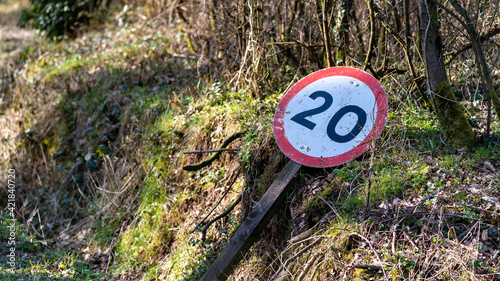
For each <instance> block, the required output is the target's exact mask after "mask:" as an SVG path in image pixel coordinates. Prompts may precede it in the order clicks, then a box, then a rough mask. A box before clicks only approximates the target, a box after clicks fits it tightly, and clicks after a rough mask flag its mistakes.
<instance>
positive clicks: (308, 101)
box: [274, 67, 387, 167]
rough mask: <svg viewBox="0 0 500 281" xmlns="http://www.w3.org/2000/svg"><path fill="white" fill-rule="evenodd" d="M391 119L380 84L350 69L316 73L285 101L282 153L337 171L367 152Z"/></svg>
mask: <svg viewBox="0 0 500 281" xmlns="http://www.w3.org/2000/svg"><path fill="white" fill-rule="evenodd" d="M386 117H387V99H386V96H385V93H384V91H383V89H382V87H381V85H380V83H379V82H378V81H377V80H376V79H375V78H373V77H372V76H371V75H369V74H368V73H366V72H364V71H361V70H359V69H355V68H350V67H333V68H328V69H325V70H321V71H318V72H315V73H313V74H311V75H309V76H307V77H305V78H304V79H302V80H301V81H299V82H298V83H297V84H295V85H294V86H293V87H292V88H291V89H290V91H288V93H287V94H286V95H285V96H284V97H283V99H282V101H281V102H280V104H279V106H278V109H277V111H276V115H275V120H274V132H275V137H276V142H277V143H278V146H279V147H280V149H281V150H282V151H283V152H284V153H285V154H286V155H287V156H288V157H290V158H291V159H292V160H294V161H296V162H298V163H300V164H302V165H306V166H311V167H331V166H335V165H339V164H342V163H344V162H346V161H349V160H351V159H353V158H355V157H356V156H357V155H359V154H361V153H363V152H364V151H365V150H366V148H367V146H368V144H369V143H370V142H371V140H372V139H373V138H375V137H377V136H378V135H379V134H380V132H381V131H382V128H383V126H384V124H385V120H386Z"/></svg>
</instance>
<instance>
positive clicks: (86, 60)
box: [0, 0, 500, 280]
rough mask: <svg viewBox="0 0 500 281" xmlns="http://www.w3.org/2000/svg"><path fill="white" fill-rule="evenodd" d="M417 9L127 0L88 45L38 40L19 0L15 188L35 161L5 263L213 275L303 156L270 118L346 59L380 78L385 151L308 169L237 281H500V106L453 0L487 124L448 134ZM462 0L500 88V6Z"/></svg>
mask: <svg viewBox="0 0 500 281" xmlns="http://www.w3.org/2000/svg"><path fill="white" fill-rule="evenodd" d="M410 2H411V1H410ZM403 3H406V1H403ZM403 3H401V2H395V1H392V2H391V1H386V2H383V1H378V0H377V1H370V0H367V1H366V2H364V1H336V2H333V1H326V0H323V1H301V0H295V1H264V2H260V1H240V0H237V1H226V0H222V1H212V2H207V1H199V2H198V1H172V2H171V1H159V0H144V1H130V2H127V1H112V6H111V7H112V9H110V14H109V19H107V20H103V21H102V23H99V24H97V23H96V24H95V25H91V26H90V27H88V28H87V30H84V31H80V32H81V34H79V36H78V37H77V38H76V39H74V40H65V41H61V42H53V41H50V40H47V39H43V38H40V37H37V38H36V42H35V41H33V39H31V38H32V37H30V36H31V35H30V34H32V33H29V32H28V31H19V32H18V31H17V29H15V27H13V25H12V24H13V22H14V21H15V20H16V18H17V13H18V12H19V7H18V6H16V5H21V7H22V5H27V3H26V2H22V1H21V4H18V3H17V2H16V1H0V24H1V27H0V28H1V29H0V38H1V39H2V40H3V39H5V40H4V41H2V43H0V74H1V76H0V78H1V80H0V101H1V102H0V110H1V114H0V132H1V135H0V137H1V140H2V143H1V145H0V166H1V169H2V173H1V174H0V182H1V183H2V190H3V188H4V184H3V183H4V182H6V181H7V180H6V176H7V175H6V173H5V172H4V171H7V169H10V168H13V169H15V170H16V173H17V182H16V185H17V193H16V199H17V201H16V203H17V209H16V216H17V221H18V228H17V236H16V237H17V241H18V248H17V252H18V254H19V256H18V257H19V259H18V268H17V270H15V271H12V270H10V269H9V268H8V267H7V266H6V265H5V261H6V260H5V259H4V260H0V277H1V279H2V280H33V279H36V278H39V279H40V280H59V279H62V280H199V279H200V278H201V276H203V273H204V272H205V271H206V269H207V267H208V266H209V264H210V263H211V262H212V261H213V260H214V258H215V257H216V255H217V253H218V252H220V251H221V250H222V248H223V247H224V245H225V244H226V243H227V241H228V239H229V238H230V237H231V234H232V233H233V231H234V230H235V229H236V228H237V226H238V225H239V223H241V222H242V220H243V219H244V218H245V217H246V215H248V213H249V212H250V210H251V209H252V207H253V206H254V205H255V203H256V202H257V201H258V200H259V198H260V197H261V196H262V194H263V193H264V192H265V190H266V189H267V187H268V186H269V185H270V183H271V182H272V181H273V180H274V178H275V176H276V174H277V173H279V171H280V170H281V169H282V167H283V166H284V165H285V163H286V157H285V156H284V155H283V154H282V153H281V152H280V151H279V149H278V147H277V146H276V144H275V142H274V139H273V135H272V128H271V126H272V118H273V114H274V110H275V108H276V106H277V103H278V101H279V99H280V98H281V96H282V94H284V93H285V92H286V91H287V89H289V87H290V86H291V85H293V83H295V82H296V81H298V80H299V79H300V78H302V77H303V76H304V75H306V74H308V73H311V72H313V71H315V70H318V69H322V68H325V67H328V66H337V65H348V66H353V67H358V68H364V69H366V70H367V71H369V72H371V73H372V74H373V75H374V76H376V77H377V78H378V79H380V81H381V83H382V84H383V86H384V88H385V90H386V92H387V94H388V97H389V105H390V113H389V117H388V121H387V125H386V128H385V129H384V132H383V134H382V135H381V137H380V138H379V139H378V140H377V142H376V143H375V146H374V149H373V150H372V151H371V153H367V154H366V155H364V156H362V157H360V158H358V159H355V160H354V161H351V162H349V163H347V164H345V165H342V166H339V167H335V168H330V169H312V168H302V170H301V171H300V173H299V175H298V176H297V177H296V180H295V181H294V186H293V189H292V192H291V194H290V195H289V196H288V199H287V201H286V203H285V204H284V206H283V207H282V211H281V212H279V214H277V215H276V216H275V217H274V218H273V219H272V221H271V222H270V223H269V225H268V227H267V228H266V229H265V230H264V232H263V234H262V235H261V237H260V240H259V241H258V242H257V243H256V244H255V245H254V247H253V248H252V249H251V251H250V252H249V253H248V254H247V255H246V256H245V258H244V261H242V262H241V263H240V265H239V266H238V267H237V268H236V269H235V271H234V273H233V274H232V276H231V277H230V280H380V279H383V280H495V279H498V278H500V269H499V262H500V257H499V253H500V248H499V246H498V245H499V244H500V228H499V222H500V201H499V198H500V190H499V187H500V172H499V171H500V124H499V121H498V118H496V115H495V110H494V109H493V110H492V111H491V112H490V113H492V114H491V115H490V119H491V124H489V123H488V102H487V101H488V100H487V95H486V94H485V93H484V90H483V88H482V85H481V77H479V75H478V74H477V70H476V64H475V61H474V59H473V52H472V50H471V49H470V47H469V49H465V48H464V47H465V46H467V43H468V42H469V40H468V39H467V34H466V33H464V32H463V29H462V28H461V27H460V26H459V25H458V23H457V21H456V20H455V19H454V18H453V17H451V16H450V15H449V14H448V13H446V12H444V11H441V12H440V13H439V17H440V19H441V32H442V36H443V46H444V47H445V51H446V53H447V54H448V55H447V56H446V58H447V67H448V71H449V76H450V79H451V82H452V84H453V90H454V93H455V95H456V97H457V99H458V100H459V102H460V103H461V104H462V105H463V106H464V107H465V108H466V114H467V116H468V118H469V119H470V121H471V124H472V126H473V129H474V132H475V134H476V141H475V143H473V144H470V146H469V147H468V148H467V149H456V148H453V146H452V145H450V143H449V142H448V141H447V140H445V139H443V137H442V134H441V132H440V127H439V122H438V120H437V118H436V117H435V114H434V112H433V111H432V105H431V103H432V102H431V100H432V97H429V96H427V94H426V93H425V90H426V87H427V86H426V84H425V81H426V80H425V69H424V67H423V62H422V58H421V53H420V51H419V44H420V43H419V41H418V40H419V35H418V34H417V31H418V25H417V22H418V21H417V16H418V12H417V6H416V4H415V3H414V2H411V3H410V4H409V6H408V8H409V9H408V12H409V16H408V23H409V24H411V25H410V29H407V28H406V27H405V21H404V20H403V19H404V16H403V14H404V12H405V9H404V5H403ZM443 3H444V5H447V6H446V7H448V6H449V7H451V6H450V5H448V3H445V2H443ZM461 3H462V4H464V5H465V6H466V7H467V9H469V11H471V14H472V15H473V16H477V22H478V23H479V24H478V26H477V29H478V31H479V33H480V34H481V35H485V36H486V35H488V36H489V37H488V38H485V40H483V48H484V52H485V55H486V60H487V61H488V63H489V65H490V67H491V74H492V77H493V83H494V86H495V87H496V91H497V92H498V87H499V85H500V81H499V78H498V77H499V76H498V75H499V73H500V69H499V68H498V67H499V63H498V62H499V60H500V39H499V38H500V37H499V35H497V34H498V33H499V32H500V31H499V30H500V22H499V21H498V19H499V17H498V5H499V3H498V1H492V2H484V3H483V2H478V3H477V5H478V6H475V5H476V4H474V3H472V2H471V3H469V2H466V1H461ZM369 8H370V9H371V11H372V12H373V13H372V12H371V11H370V9H369ZM4 15H5V16H4ZM370 16H371V18H372V21H370ZM9 18H10V20H7V19H9ZM14 30H16V31H14ZM24 32H26V33H24ZM21 35H22V36H21ZM21 37H22V38H21ZM19 40H22V41H19ZM10 42H16V43H15V44H11V43H10ZM21 42H22V43H21ZM21 44H22V46H21ZM14 46H19V47H16V48H14ZM410 65H411V67H410ZM411 68H413V70H411ZM490 110H491V109H490ZM488 127H490V129H489V131H488ZM236 132H245V133H244V135H243V136H242V137H240V138H237V139H236V140H234V141H233V142H231V143H230V144H229V146H228V147H229V148H236V149H239V150H237V151H229V152H223V153H222V154H221V155H220V157H219V158H218V159H217V160H215V161H214V162H212V163H211V164H210V165H208V166H206V167H204V168H201V169H199V170H197V171H189V172H188V171H184V170H183V169H182V167H184V166H186V165H192V164H196V163H199V162H200V161H202V160H204V159H206V158H207V157H209V155H210V154H184V152H185V151H193V150H207V149H216V148H219V147H220V146H221V144H222V143H223V141H224V139H226V137H228V136H230V135H232V134H234V133H236ZM370 159H372V160H373V162H374V165H373V166H370ZM368 190H369V192H370V193H369V194H370V196H369V202H368V204H367V202H366V198H367V194H368ZM240 196H241V197H240ZM238 198H241V202H240V203H239V204H238V205H237V206H236V208H235V209H234V210H233V211H232V212H230V214H229V215H228V216H225V217H224V218H222V219H221V220H218V221H216V222H215V223H214V224H212V225H211V227H209V228H208V227H207V228H205V230H206V235H205V237H203V235H202V230H203V229H204V227H205V225H206V224H207V222H209V221H210V220H212V219H214V218H215V217H217V216H218V215H219V214H221V213H223V212H225V211H226V210H227V209H228V208H229V207H230V206H232V205H233V204H234V203H235V202H236V201H237V200H238ZM6 200H7V199H6V197H2V198H1V199H0V202H2V203H1V206H2V207H4V206H6ZM6 218H7V211H6V210H3V211H2V216H1V220H2V230H1V232H0V234H2V235H1V237H0V242H1V244H2V245H1V246H0V247H1V248H0V252H1V253H2V254H3V253H4V252H5V251H6V248H5V244H6V243H5V241H6V239H5V237H6V235H7V234H6V233H7V232H5V230H4V225H5V222H6ZM203 238H205V239H203ZM37 280H38V279H37Z"/></svg>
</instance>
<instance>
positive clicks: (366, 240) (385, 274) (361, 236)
mask: <svg viewBox="0 0 500 281" xmlns="http://www.w3.org/2000/svg"><path fill="white" fill-rule="evenodd" d="M352 234H354V235H356V236H358V237H360V238H361V239H363V240H365V242H366V243H368V245H369V246H370V248H371V249H372V252H373V253H374V254H375V257H377V260H378V261H379V262H380V264H382V260H381V259H380V257H379V255H378V253H377V252H376V251H375V249H374V248H373V245H372V243H371V242H370V240H368V239H367V238H366V237H364V236H363V235H361V234H359V233H357V232H353V233H352ZM381 269H382V272H383V273H384V277H385V279H386V280H389V278H388V277H387V273H386V272H385V269H384V267H383V266H382V267H381Z"/></svg>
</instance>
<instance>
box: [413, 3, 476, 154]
mask: <svg viewBox="0 0 500 281" xmlns="http://www.w3.org/2000/svg"><path fill="white" fill-rule="evenodd" d="M419 14H420V18H421V21H420V22H421V25H422V26H421V27H420V30H421V37H422V49H423V53H424V64H425V71H426V76H427V88H428V89H427V90H428V92H429V99H430V100H431V101H432V104H433V106H434V109H435V111H436V114H437V116H438V119H439V121H440V123H441V131H442V132H443V135H444V137H445V139H446V140H447V141H449V142H450V143H451V144H452V145H453V146H454V147H466V146H467V145H468V144H470V143H472V142H473V141H474V132H473V131H472V127H471V125H470V123H469V120H468V119H467V117H466V116H465V113H464V108H463V107H462V106H461V105H460V104H459V103H458V102H457V101H456V99H455V95H454V94H453V92H452V91H451V86H450V83H449V80H448V75H447V73H446V68H445V64H444V54H443V51H442V43H441V37H440V35H439V26H438V24H439V23H438V20H437V14H438V13H437V8H436V5H435V4H434V3H433V2H432V1H431V0H420V1H419Z"/></svg>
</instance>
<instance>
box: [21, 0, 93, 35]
mask: <svg viewBox="0 0 500 281" xmlns="http://www.w3.org/2000/svg"><path fill="white" fill-rule="evenodd" d="M30 2H31V7H30V8H29V9H26V10H23V11H22V12H21V18H20V20H19V25H20V26H21V27H26V26H30V27H32V28H35V29H37V30H39V31H40V32H41V34H42V35H43V36H47V37H49V38H51V39H55V40H61V39H65V38H66V37H67V36H68V37H74V36H75V35H76V32H77V31H78V30H80V29H81V28H83V27H85V26H87V25H88V24H89V22H90V20H91V19H92V17H93V16H92V15H93V12H94V10H95V7H96V6H98V4H100V2H101V1H99V0H79V1H57V0H30Z"/></svg>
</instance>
